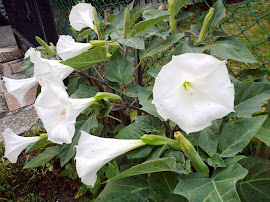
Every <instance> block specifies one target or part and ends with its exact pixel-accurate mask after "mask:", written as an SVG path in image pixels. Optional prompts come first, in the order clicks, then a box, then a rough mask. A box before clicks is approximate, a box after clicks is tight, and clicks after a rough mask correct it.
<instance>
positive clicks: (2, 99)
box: [0, 94, 8, 117]
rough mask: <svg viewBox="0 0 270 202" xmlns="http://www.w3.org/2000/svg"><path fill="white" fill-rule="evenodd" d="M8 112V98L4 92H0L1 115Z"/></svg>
mask: <svg viewBox="0 0 270 202" xmlns="http://www.w3.org/2000/svg"><path fill="white" fill-rule="evenodd" d="M7 112H8V107H7V103H6V99H5V97H4V95H3V94H0V117H1V115H2V114H6V113H7Z"/></svg>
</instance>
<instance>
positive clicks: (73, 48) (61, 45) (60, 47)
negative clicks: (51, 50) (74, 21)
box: [56, 35, 92, 60]
mask: <svg viewBox="0 0 270 202" xmlns="http://www.w3.org/2000/svg"><path fill="white" fill-rule="evenodd" d="M91 47H92V45H91V44H90V43H78V42H75V40H74V39H73V38H72V37H71V36H68V35H67V36H64V35H62V36H60V37H59V39H58V42H57V44H56V50H57V54H58V55H59V56H60V57H61V58H62V60H67V59H69V58H72V57H75V56H77V55H80V54H81V53H83V52H86V51H88V50H89V49H90V48H91Z"/></svg>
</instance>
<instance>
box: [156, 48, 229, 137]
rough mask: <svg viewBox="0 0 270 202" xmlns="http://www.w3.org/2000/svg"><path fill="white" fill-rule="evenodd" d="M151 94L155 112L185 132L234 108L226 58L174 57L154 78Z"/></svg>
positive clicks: (208, 122) (206, 123)
mask: <svg viewBox="0 0 270 202" xmlns="http://www.w3.org/2000/svg"><path fill="white" fill-rule="evenodd" d="M153 97H154V99H153V104H155V106H156V109H157V112H158V114H159V115H160V116H161V117H162V118H164V119H165V120H167V119H170V120H172V121H174V122H175V123H177V124H178V126H179V127H180V128H181V129H183V130H184V131H185V132H186V133H190V132H196V131H200V130H202V129H204V128H206V127H208V126H210V125H211V124H212V123H211V121H213V120H215V119H218V118H222V117H224V116H226V115H227V114H229V113H230V112H232V111H233V108H234V86H233V85H232V83H231V81H230V78H229V75H228V71H227V68H226V61H220V60H218V59H216V58H215V57H213V56H210V55H206V54H196V53H186V54H183V55H178V56H173V58H172V60H171V61H170V62H169V63H168V64H167V65H165V66H164V67H163V68H162V69H161V71H160V72H159V74H158V76H157V78H156V80H155V84H154V89H153Z"/></svg>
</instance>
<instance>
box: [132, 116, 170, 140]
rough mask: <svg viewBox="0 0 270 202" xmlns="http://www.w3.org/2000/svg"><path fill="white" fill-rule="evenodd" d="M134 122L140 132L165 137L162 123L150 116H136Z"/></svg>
mask: <svg viewBox="0 0 270 202" xmlns="http://www.w3.org/2000/svg"><path fill="white" fill-rule="evenodd" d="M135 122H136V123H137V124H138V126H139V127H140V129H141V130H143V131H144V132H146V133H158V134H161V135H165V126H164V123H163V122H162V121H161V120H160V119H159V118H156V117H153V116H150V115H144V116H137V117H136V118H135Z"/></svg>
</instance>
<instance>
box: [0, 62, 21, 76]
mask: <svg viewBox="0 0 270 202" xmlns="http://www.w3.org/2000/svg"><path fill="white" fill-rule="evenodd" d="M1 68H2V72H3V76H5V77H8V78H11V79H24V72H19V73H16V74H14V73H13V72H12V70H11V68H10V63H8V62H7V63H3V64H1Z"/></svg>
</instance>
